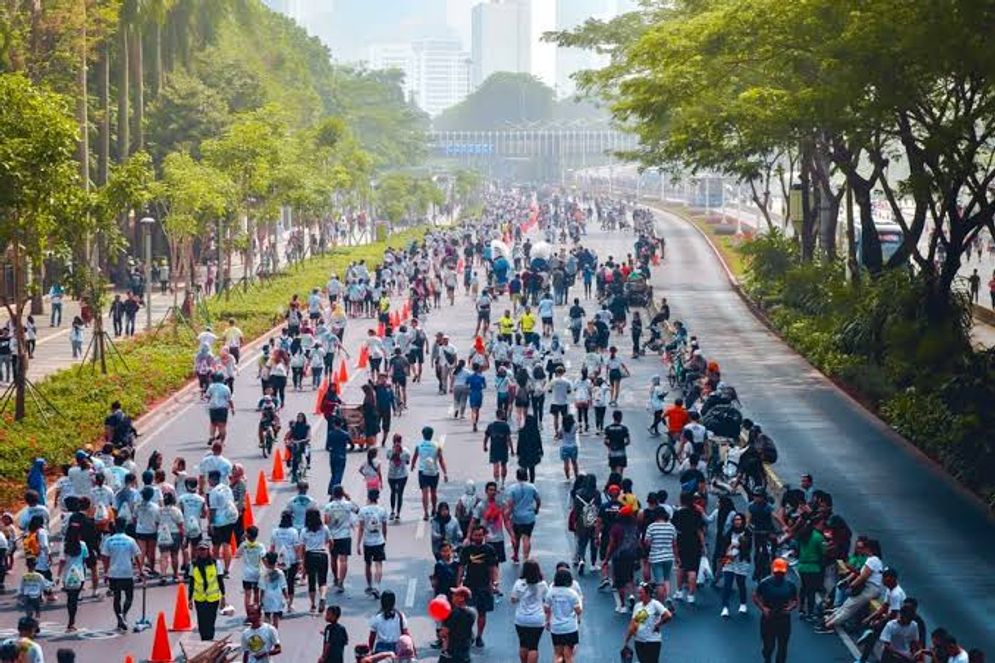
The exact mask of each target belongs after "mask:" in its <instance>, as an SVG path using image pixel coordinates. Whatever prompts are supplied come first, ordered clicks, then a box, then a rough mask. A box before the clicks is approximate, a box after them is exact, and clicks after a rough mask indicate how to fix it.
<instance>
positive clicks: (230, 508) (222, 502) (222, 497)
mask: <svg viewBox="0 0 995 663" xmlns="http://www.w3.org/2000/svg"><path fill="white" fill-rule="evenodd" d="M207 508H209V509H211V510H213V511H214V514H213V516H212V518H213V520H212V524H213V525H215V526H216V527H224V526H225V525H231V524H234V523H235V522H236V521H237V520H238V507H237V506H236V505H235V496H234V495H232V492H231V488H229V487H228V485H227V484H223V483H219V484H218V485H217V486H215V487H214V488H211V491H210V492H209V493H208V494H207Z"/></svg>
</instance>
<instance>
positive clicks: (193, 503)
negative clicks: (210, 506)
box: [176, 493, 204, 538]
mask: <svg viewBox="0 0 995 663" xmlns="http://www.w3.org/2000/svg"><path fill="white" fill-rule="evenodd" d="M176 501H177V503H178V504H179V505H180V510H181V511H183V527H184V528H185V529H186V534H187V536H188V537H192V538H196V537H197V536H200V533H201V532H200V515H201V514H202V513H204V498H203V497H201V496H200V495H198V494H197V493H183V494H182V495H180V496H179V497H177V498H176ZM194 523H196V528H194V527H191V525H193V524H194ZM192 529H195V530H196V531H191V530H192Z"/></svg>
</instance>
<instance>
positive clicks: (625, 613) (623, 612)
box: [615, 605, 629, 615]
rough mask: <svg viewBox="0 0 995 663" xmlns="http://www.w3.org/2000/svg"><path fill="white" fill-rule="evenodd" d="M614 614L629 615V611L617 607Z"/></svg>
mask: <svg viewBox="0 0 995 663" xmlns="http://www.w3.org/2000/svg"><path fill="white" fill-rule="evenodd" d="M615 614H617V615H627V614H629V610H628V609H627V608H626V607H625V606H624V605H620V606H617V607H616V608H615Z"/></svg>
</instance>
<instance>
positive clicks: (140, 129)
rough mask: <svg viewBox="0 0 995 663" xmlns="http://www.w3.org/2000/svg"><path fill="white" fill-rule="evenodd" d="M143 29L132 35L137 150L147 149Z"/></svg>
mask: <svg viewBox="0 0 995 663" xmlns="http://www.w3.org/2000/svg"><path fill="white" fill-rule="evenodd" d="M143 50H144V49H143V47H142V29H141V28H140V27H136V28H135V30H134V34H133V35H132V36H131V60H132V78H133V84H134V87H135V112H134V120H135V128H134V132H135V150H136V151H138V150H144V149H145V65H144V62H143V60H144V58H143V56H142V51H143Z"/></svg>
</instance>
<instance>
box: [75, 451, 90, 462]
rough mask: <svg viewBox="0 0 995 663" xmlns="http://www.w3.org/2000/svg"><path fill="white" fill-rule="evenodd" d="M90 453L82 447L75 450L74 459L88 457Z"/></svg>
mask: <svg viewBox="0 0 995 663" xmlns="http://www.w3.org/2000/svg"><path fill="white" fill-rule="evenodd" d="M89 457H90V454H88V453H86V452H85V451H83V450H82V449H78V450H77V451H76V460H83V459H84V458H89Z"/></svg>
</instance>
